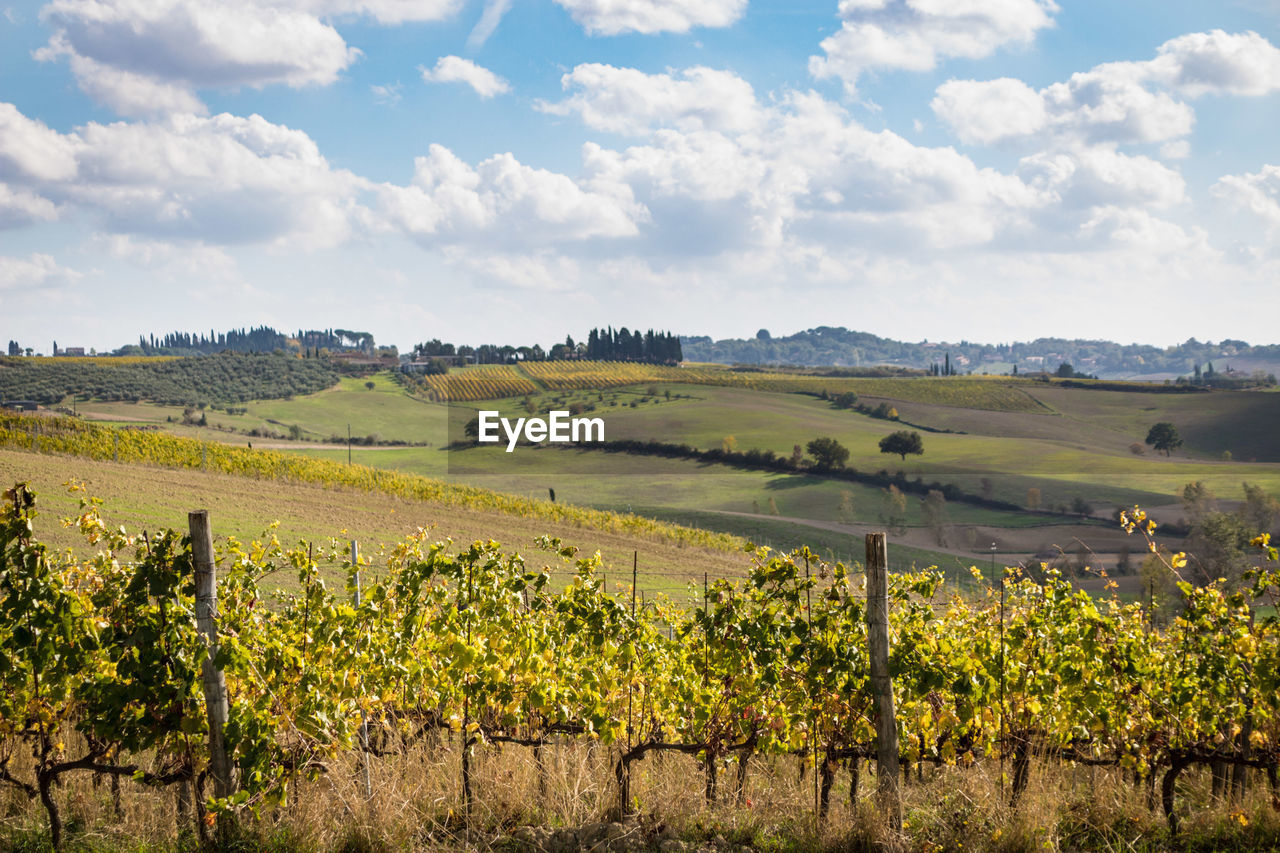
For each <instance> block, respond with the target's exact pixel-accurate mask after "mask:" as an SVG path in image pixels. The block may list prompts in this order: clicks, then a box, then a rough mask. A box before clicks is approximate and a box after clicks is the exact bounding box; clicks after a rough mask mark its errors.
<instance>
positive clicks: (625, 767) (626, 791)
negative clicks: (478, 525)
mask: <svg viewBox="0 0 1280 853" xmlns="http://www.w3.org/2000/svg"><path fill="white" fill-rule="evenodd" d="M552 494H555V493H554V492H552ZM639 568H640V552H639V551H632V552H631V623H632V625H631V630H632V632H633V636H632V641H631V642H632V647H633V649H634V645H635V633H636V631H635V621H636V577H637V575H638V573H639ZM634 662H635V654H634V651H633V653H632V656H631V659H630V660H628V661H627V755H628V756H630V755H631V749H632V747H633V746H634V745H635V744H634V743H633V740H632V738H633V736H634V732H635V729H634V724H633V721H632V667H633V666H634ZM621 781H622V785H621V790H620V791H619V795H620V797H621V799H622V808H621V809H620V810H619V814H621V815H622V816H623V817H626V816H627V815H629V814H630V813H631V761H630V760H629V759H627V758H624V759H622V779H621Z"/></svg>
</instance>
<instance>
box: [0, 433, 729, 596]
mask: <svg viewBox="0 0 1280 853" xmlns="http://www.w3.org/2000/svg"><path fill="white" fill-rule="evenodd" d="M71 480H80V481H82V482H84V483H85V485H86V486H87V488H88V493H89V494H91V495H93V496H95V497H99V498H101V499H103V500H104V501H105V506H104V513H105V516H106V519H107V521H108V523H109V524H111V525H112V526H115V525H118V524H123V525H125V526H126V527H128V528H129V529H130V530H131V531H135V532H137V531H141V530H152V531H154V530H158V529H163V528H166V527H173V528H177V529H185V527H186V523H187V516H186V514H187V512H188V511H190V510H193V509H208V510H209V511H210V514H211V516H212V518H213V523H214V530H215V532H216V534H217V536H218V537H219V538H222V537H226V536H235V537H237V538H240V539H241V540H244V541H248V540H251V539H259V538H261V537H262V536H263V535H264V531H266V530H267V527H268V525H270V524H271V523H272V522H273V521H274V522H279V527H278V528H277V529H276V530H275V535H277V536H278V537H279V538H280V540H281V541H283V542H297V541H302V540H305V541H311V542H315V543H317V545H320V544H322V543H325V542H327V541H328V539H329V538H330V537H336V538H338V539H340V540H344V541H345V540H347V539H349V538H357V539H360V540H361V541H362V543H363V547H364V548H365V552H366V553H371V551H370V549H371V548H376V547H377V546H378V544H390V543H393V542H396V541H398V540H400V539H401V538H403V537H404V536H405V535H407V534H408V533H411V532H413V531H414V530H416V529H417V528H419V527H422V528H425V529H427V530H429V531H431V533H432V535H433V536H438V537H439V538H442V539H443V538H446V537H452V538H453V539H455V540H457V541H464V542H469V541H474V540H476V539H486V540H487V539H496V540H498V541H500V542H504V543H509V544H511V545H514V546H515V547H518V548H526V547H527V548H528V549H529V552H530V553H532V552H533V551H534V550H535V549H534V548H533V547H532V544H533V540H534V539H535V538H536V537H537V536H540V535H543V534H548V535H552V536H559V537H562V538H563V539H564V540H565V542H566V543H569V544H575V545H578V546H579V547H580V548H582V549H583V550H584V551H586V552H588V553H590V552H592V551H595V550H597V549H598V550H599V551H600V552H601V554H602V555H603V556H604V558H605V562H606V565H607V566H608V567H609V569H608V570H609V571H613V570H614V569H615V567H616V570H617V572H618V577H619V579H621V578H622V577H623V575H625V574H628V573H629V572H630V569H631V556H632V552H633V551H639V553H640V564H641V567H642V568H643V571H644V573H645V575H646V582H645V587H646V588H647V589H652V590H655V591H658V590H661V591H666V592H673V591H675V592H678V591H681V590H683V589H684V585H685V584H686V583H688V582H690V581H691V580H692V579H694V578H695V577H696V578H697V579H698V580H699V582H700V581H701V578H702V573H703V572H704V571H706V572H710V573H711V574H712V577H728V576H736V575H740V574H742V573H743V572H745V570H746V567H747V565H748V561H747V559H746V557H745V555H743V556H739V555H735V554H733V553H726V552H724V551H714V550H710V549H705V548H699V547H695V546H683V547H681V546H678V545H676V544H674V543H671V542H663V541H659V540H655V539H653V538H650V537H647V536H632V535H627V534H625V533H619V532H613V531H607V530H593V529H586V528H583V527H580V526H578V525H575V524H568V523H556V522H552V521H548V520H546V519H528V518H521V517H519V516H515V515H511V514H509V513H500V512H484V511H480V510H472V509H466V508H461V507H456V506H444V505H440V504H434V503H429V502H423V501H411V500H406V499H404V498H399V497H395V496H392V495H387V494H382V493H379V492H365V491H355V490H343V489H332V488H325V487H323V486H317V485H309V484H303V483H281V482H275V481H271V480H257V479H251V478H246V477H236V476H231V475H227V474H216V473H206V472H202V471H193V470H181V469H178V470H175V469H171V468H161V467H152V466H145V465H130V464H124V463H114V462H98V461H94V460H89V459H83V458H76V457H64V456H51V455H46V454H35V453H28V452H23V451H14V450H0V482H2V483H6V484H8V485H12V484H13V483H15V482H27V483H30V484H31V486H32V488H33V489H35V490H36V491H37V492H38V494H39V499H40V506H41V515H42V516H43V519H42V523H41V525H40V535H41V537H42V539H43V540H44V541H47V542H49V543H50V544H53V545H55V546H57V547H59V548H66V547H81V546H82V544H83V543H82V542H81V540H80V538H79V535H78V534H77V533H76V532H75V531H74V530H69V529H65V528H63V527H61V526H60V525H59V524H58V523H57V521H56V519H57V518H60V517H68V516H74V515H76V514H78V506H79V504H78V500H79V497H78V495H75V494H72V493H71V492H70V491H69V490H68V489H67V488H66V487H65V486H64V485H63V484H64V483H66V482H68V481H71ZM7 487H8V486H6V488H7ZM268 535H269V534H268ZM288 581H289V579H287V578H286V579H282V582H284V583H285V585H286V586H287V585H288Z"/></svg>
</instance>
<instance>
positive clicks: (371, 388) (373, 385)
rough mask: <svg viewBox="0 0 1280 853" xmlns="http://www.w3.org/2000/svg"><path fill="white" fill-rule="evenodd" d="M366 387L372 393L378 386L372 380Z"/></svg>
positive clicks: (365, 384)
mask: <svg viewBox="0 0 1280 853" xmlns="http://www.w3.org/2000/svg"><path fill="white" fill-rule="evenodd" d="M364 387H366V388H368V389H369V390H370V391H372V390H373V389H374V388H377V387H378V385H377V383H375V382H374V381H373V380H372V379H370V380H369V381H368V382H366V383H364Z"/></svg>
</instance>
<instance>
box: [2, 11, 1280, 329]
mask: <svg viewBox="0 0 1280 853" xmlns="http://www.w3.org/2000/svg"><path fill="white" fill-rule="evenodd" d="M0 12H2V13H3V14H2V15H0V338H4V339H6V340H7V339H9V338H16V339H18V340H19V341H20V342H22V343H23V344H24V345H28V346H33V347H35V348H36V349H37V350H44V351H48V350H49V348H50V347H51V342H52V341H53V340H54V339H57V340H58V341H59V344H60V345H62V346H75V345H84V346H86V347H91V346H92V347H97V348H99V349H104V348H109V347H114V346H118V345H120V344H122V343H126V342H129V341H131V340H134V339H136V337H137V336H138V335H139V334H142V333H149V332H156V333H161V332H164V331H168V330H173V329H181V330H197V329H209V328H216V329H219V330H221V329H225V328H228V327H233V326H234V327H239V326H249V325H257V324H262V323H266V324H270V325H274V326H276V327H277V328H282V329H290V330H291V329H295V328H298V327H306V328H313V327H334V326H338V327H344V328H358V329H365V330H368V331H371V332H373V333H374V334H375V336H376V337H377V338H378V340H379V341H380V342H384V343H396V344H398V345H400V346H401V347H407V346H410V345H412V344H413V343H414V342H417V341H420V340H425V339H428V338H432V337H440V338H444V339H447V340H453V341H457V342H469V343H480V342H486V341H501V342H514V343H524V342H530V343H531V342H534V341H537V342H540V343H543V344H544V345H546V344H548V343H550V342H552V341H555V340H558V339H561V338H563V336H564V335H565V334H566V333H570V334H573V335H575V336H582V335H584V334H585V332H586V330H587V329H588V328H590V327H592V326H597V325H615V326H620V325H627V326H633V327H635V326H640V327H650V326H653V327H658V328H666V329H672V330H674V331H677V332H680V333H684V334H710V335H713V336H717V337H724V336H744V335H751V334H754V332H755V330H756V329H758V328H761V327H768V328H770V329H771V330H772V331H773V332H774V333H775V334H784V333H787V332H791V331H795V330H798V329H803V328H809V327H812V326H817V325H843V326H849V327H851V328H858V329H863V330H866V331H871V332H874V333H877V334H882V335H887V336H891V337H896V338H901V339H907V340H922V339H929V340H959V339H968V340H982V341H993V342H994V341H1009V340H1025V339H1029V338H1033V337H1039V336H1048V335H1054V336H1066V337H1094V338H1110V339H1114V340H1119V341H1123V342H1128V341H1142V342H1148V343H1156V344H1169V343H1173V342H1176V341H1181V340H1185V339H1186V338H1188V337H1192V336H1195V337H1198V338H1200V339H1202V340H1204V339H1214V340H1216V339H1220V338H1223V337H1233V338H1243V339H1245V340H1249V341H1252V342H1257V343H1275V342H1278V341H1280V336H1278V334H1277V332H1276V331H1275V329H1276V326H1275V323H1274V321H1273V318H1272V316H1271V315H1273V314H1274V309H1275V308H1276V307H1277V305H1280V299H1278V298H1277V296H1276V293H1275V289H1276V283H1277V282H1278V281H1280V275H1278V273H1280V251H1278V250H1277V238H1280V148H1277V144H1276V141H1275V140H1276V139H1277V138H1280V133H1278V132H1277V131H1280V48H1278V47H1277V45H1280V10H1278V7H1277V6H1276V5H1275V4H1274V3H1272V2H1269V0H1236V2H1221V3H1204V2H1191V0H1181V2H1178V1H1177V0H1175V1H1174V2H1163V3H1155V2H1145V0H1128V2H1125V3H1119V4H1117V3H1114V2H1111V3H1104V2H1067V0H1062V2H1056V3H1055V2H1053V1H1052V0H823V2H817V1H816V0H796V2H791V3H787V2H764V0H700V2H676V0H487V2H480V1H479V0H261V2H250V1H249V0H229V2H219V3H216V4H214V3H208V2H200V0H51V2H47V3H13V4H8V5H6V4H5V3H4V0H0Z"/></svg>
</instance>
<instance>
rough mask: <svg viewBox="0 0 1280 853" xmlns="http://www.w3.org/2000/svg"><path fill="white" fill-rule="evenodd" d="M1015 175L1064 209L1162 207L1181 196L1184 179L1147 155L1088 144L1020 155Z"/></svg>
mask: <svg viewBox="0 0 1280 853" xmlns="http://www.w3.org/2000/svg"><path fill="white" fill-rule="evenodd" d="M1018 174H1019V175H1020V176H1021V177H1022V178H1023V180H1025V181H1026V183H1027V184H1028V185H1029V186H1032V187H1035V188H1036V189H1037V190H1039V191H1041V192H1044V193H1047V194H1049V197H1050V198H1051V199H1052V200H1053V202H1054V206H1055V207H1057V208H1066V209H1081V208H1091V207H1140V208H1144V209H1157V210H1162V209H1166V208H1169V207H1172V206H1174V205H1176V204H1179V203H1181V202H1183V201H1185V200H1186V188H1187V187H1186V181H1184V180H1183V178H1182V175H1180V174H1178V172H1176V171H1174V170H1173V169H1170V168H1169V167H1168V166H1165V165H1164V164H1163V163H1160V162H1158V161H1156V160H1153V159H1151V158H1150V157H1142V156H1130V155H1126V154H1122V153H1120V152H1118V151H1115V150H1114V149H1110V148H1102V147H1093V148H1084V149H1079V150H1074V151H1060V152H1054V153H1049V152H1044V153H1039V154H1033V155H1031V156H1029V157H1024V158H1023V159H1022V160H1021V162H1020V163H1019V165H1018Z"/></svg>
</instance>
